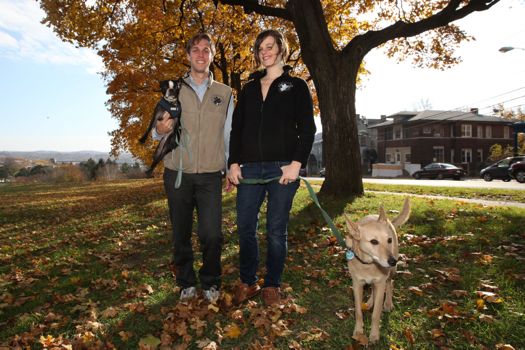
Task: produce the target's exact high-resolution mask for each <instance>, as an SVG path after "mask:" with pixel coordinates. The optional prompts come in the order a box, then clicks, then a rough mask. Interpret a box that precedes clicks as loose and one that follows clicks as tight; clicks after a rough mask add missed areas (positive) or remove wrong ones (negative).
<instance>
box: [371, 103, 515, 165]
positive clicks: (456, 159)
mask: <svg viewBox="0 0 525 350" xmlns="http://www.w3.org/2000/svg"><path fill="white" fill-rule="evenodd" d="M382 119H383V121H382V122H381V123H379V124H376V125H373V126H369V127H370V128H375V129H377V153H378V162H379V163H412V164H421V166H422V167H423V166H425V165H426V164H429V163H432V162H445V163H452V164H457V165H461V166H462V167H463V168H464V169H465V170H467V171H468V172H469V174H470V175H475V174H476V173H477V172H478V171H479V170H480V169H481V168H482V167H483V166H485V165H486V164H487V162H486V159H487V157H488V156H489V152H490V151H489V150H490V147H491V146H492V145H494V144H496V143H497V144H500V145H502V146H504V147H505V146H507V145H511V146H512V144H513V139H514V135H513V133H514V130H513V128H512V127H511V125H512V122H511V121H508V120H504V119H501V118H499V117H495V116H486V115H481V114H478V111H477V109H472V110H471V111H470V112H461V111H433V110H426V111H422V112H399V113H396V114H393V115H390V116H388V117H383V118H382Z"/></svg>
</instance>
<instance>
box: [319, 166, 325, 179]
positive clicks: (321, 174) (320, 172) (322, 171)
mask: <svg viewBox="0 0 525 350" xmlns="http://www.w3.org/2000/svg"><path fill="white" fill-rule="evenodd" d="M325 173H326V170H325V168H322V169H321V170H319V176H320V177H324V175H325Z"/></svg>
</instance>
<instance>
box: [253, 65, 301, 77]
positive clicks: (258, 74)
mask: <svg viewBox="0 0 525 350" xmlns="http://www.w3.org/2000/svg"><path fill="white" fill-rule="evenodd" d="M283 70H284V72H283V74H282V75H281V77H282V76H289V75H290V71H291V70H292V67H291V66H288V65H286V66H284V67H283ZM265 75H266V69H262V70H257V71H255V72H253V73H252V74H250V76H249V77H248V80H260V79H261V78H262V77H264V76H265Z"/></svg>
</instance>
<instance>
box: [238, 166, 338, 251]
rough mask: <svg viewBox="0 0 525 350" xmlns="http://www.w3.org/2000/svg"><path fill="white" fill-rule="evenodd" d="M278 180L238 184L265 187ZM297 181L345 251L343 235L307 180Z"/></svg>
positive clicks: (253, 180)
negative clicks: (303, 187) (302, 184)
mask: <svg viewBox="0 0 525 350" xmlns="http://www.w3.org/2000/svg"><path fill="white" fill-rule="evenodd" d="M280 178H281V177H280V176H278V177H273V178H271V179H266V180H264V179H242V180H240V181H239V182H240V183H241V184H244V185H265V184H267V183H269V182H272V181H276V180H279V179H280ZM298 179H299V180H303V181H304V183H305V185H306V188H307V189H308V193H309V194H310V198H312V200H313V201H314V203H315V205H317V207H318V208H319V210H320V211H321V214H322V215H323V218H324V220H325V221H326V223H327V224H328V226H329V227H330V230H332V233H333V235H334V236H335V238H337V241H338V242H339V244H340V245H341V246H342V247H343V248H345V249H346V243H345V239H344V238H343V235H341V232H339V230H338V229H337V227H335V224H334V222H333V221H332V219H331V218H330V216H329V215H328V214H327V213H326V211H325V210H324V209H323V208H322V207H321V204H319V199H317V195H316V194H315V192H314V189H313V188H312V185H310V183H309V182H308V180H306V179H305V178H304V177H301V176H299V177H298Z"/></svg>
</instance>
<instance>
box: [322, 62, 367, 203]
mask: <svg viewBox="0 0 525 350" xmlns="http://www.w3.org/2000/svg"><path fill="white" fill-rule="evenodd" d="M335 71H336V72H334V73H335V74H334V75H331V77H332V79H330V78H329V77H326V76H319V77H316V76H313V79H314V82H315V85H316V90H317V96H318V98H319V108H320V110H321V123H322V126H323V161H324V164H325V167H326V177H325V181H324V183H323V186H322V188H321V192H322V193H326V194H329V195H332V196H360V195H362V194H363V182H362V170H361V152H360V149H359V138H358V130H357V122H356V111H355V78H356V75H357V73H356V70H355V69H353V67H351V66H350V65H349V64H342V65H341V66H339V67H337V68H335Z"/></svg>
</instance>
